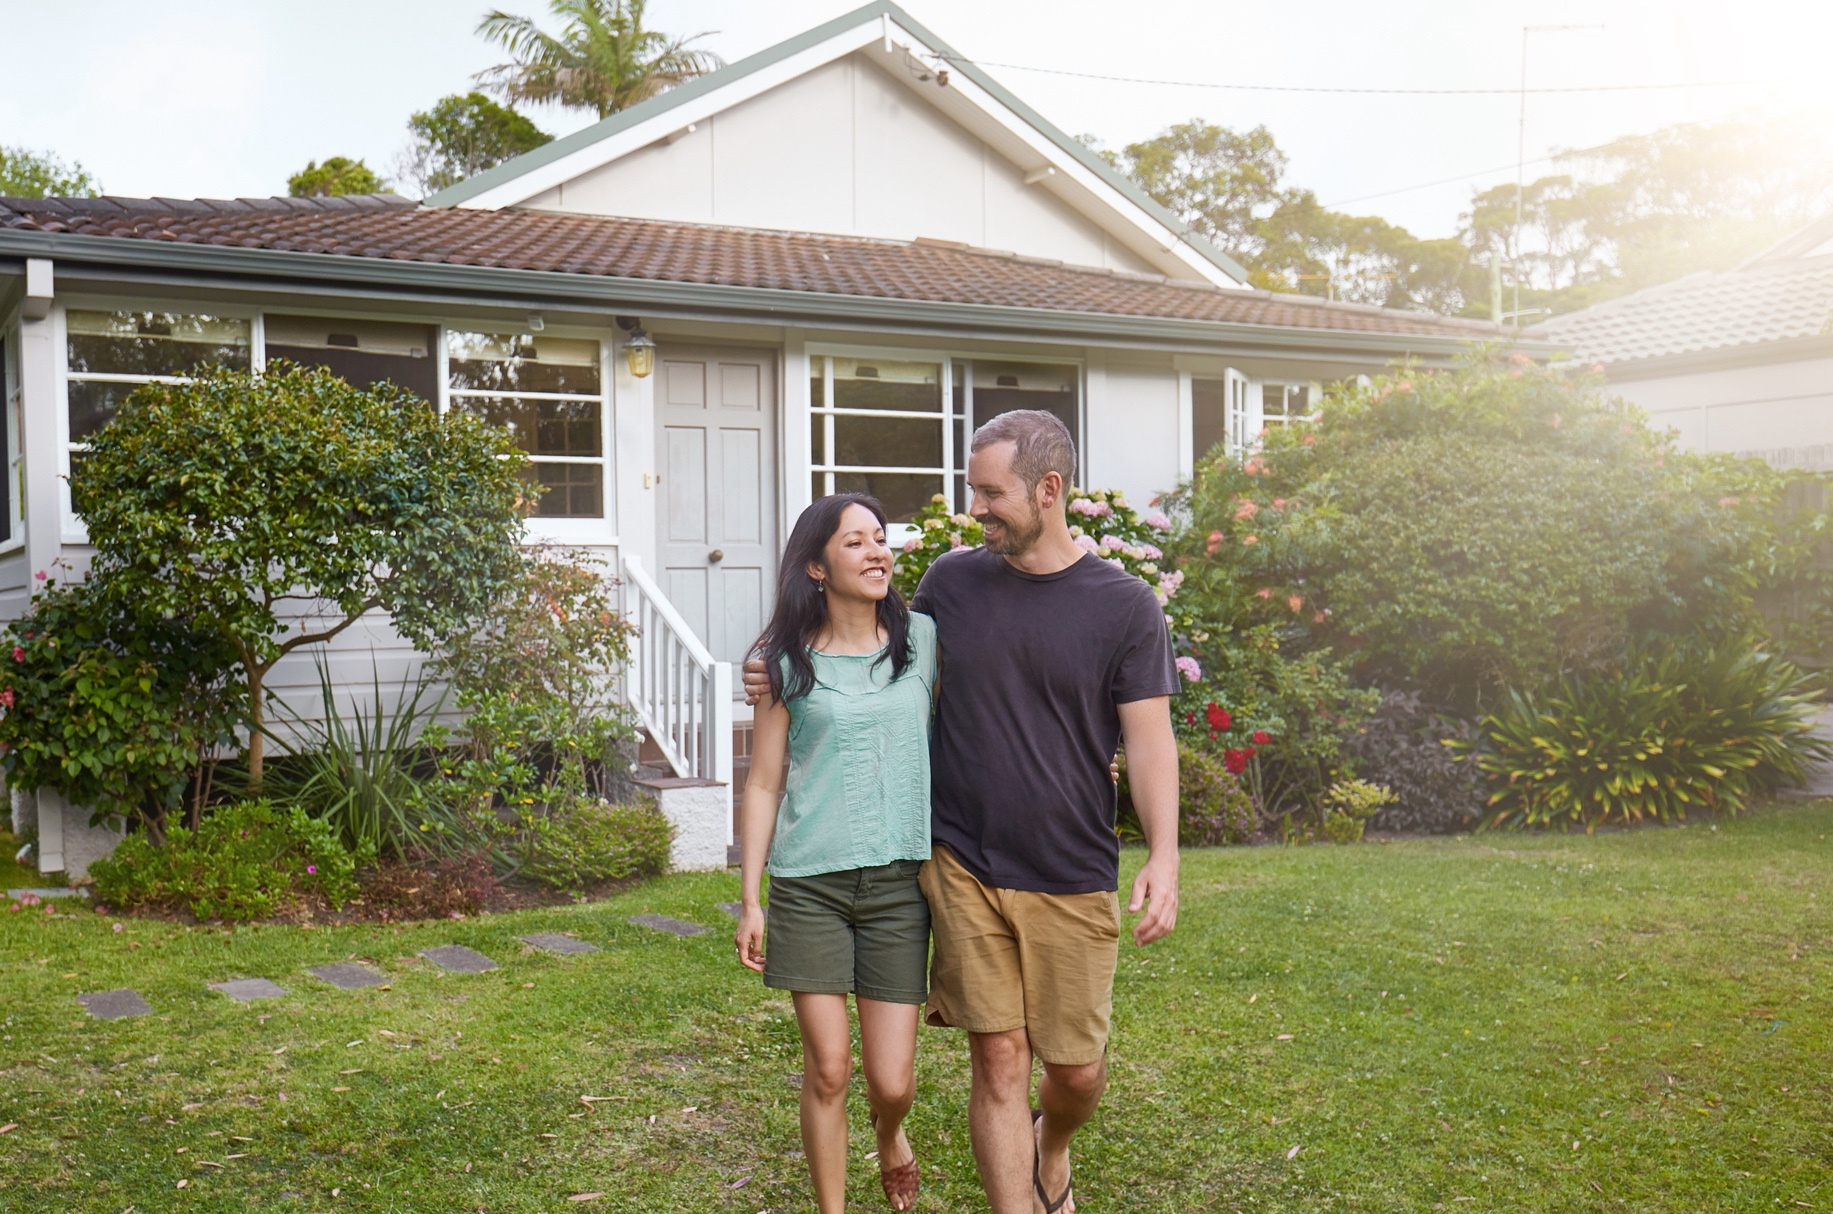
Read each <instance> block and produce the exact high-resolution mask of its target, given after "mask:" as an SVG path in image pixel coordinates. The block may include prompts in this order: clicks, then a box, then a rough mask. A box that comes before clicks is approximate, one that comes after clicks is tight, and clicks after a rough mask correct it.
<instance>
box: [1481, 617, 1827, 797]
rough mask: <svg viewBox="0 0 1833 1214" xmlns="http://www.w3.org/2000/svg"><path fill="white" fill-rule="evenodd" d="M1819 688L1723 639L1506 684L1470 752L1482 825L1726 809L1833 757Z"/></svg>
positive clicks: (1800, 777)
mask: <svg viewBox="0 0 1833 1214" xmlns="http://www.w3.org/2000/svg"><path fill="white" fill-rule="evenodd" d="M1818 690H1819V688H1818V684H1817V682H1816V681H1815V680H1814V679H1812V678H1810V677H1809V676H1807V675H1805V674H1803V673H1802V672H1801V671H1800V670H1799V669H1798V668H1797V667H1795V666H1794V665H1793V664H1791V663H1789V662H1787V661H1785V660H1783V659H1781V658H1777V657H1773V656H1771V655H1768V654H1764V653H1760V652H1752V651H1751V650H1750V648H1749V646H1748V645H1747V644H1743V643H1738V642H1732V643H1728V644H1724V645H1720V646H1717V647H1714V648H1710V649H1707V648H1702V647H1699V646H1691V645H1677V646H1670V647H1666V648H1664V649H1662V650H1659V651H1655V652H1652V653H1644V654H1637V655H1633V656H1632V657H1631V658H1630V660H1628V661H1627V662H1625V663H1624V664H1623V666H1622V667H1621V668H1619V669H1616V670H1612V671H1608V672H1602V673H1594V674H1591V675H1587V676H1578V677H1573V678H1567V679H1562V680H1561V681H1560V682H1559V683H1558V684H1557V685H1556V686H1555V687H1554V688H1553V689H1552V690H1550V691H1548V692H1546V693H1544V694H1539V695H1533V694H1526V693H1522V692H1511V693H1510V695H1509V698H1508V703H1507V705H1506V707H1504V708H1503V710H1502V711H1500V712H1498V713H1495V714H1493V715H1491V716H1489V717H1486V718H1485V719H1484V720H1483V722H1482V724H1481V727H1480V737H1479V739H1478V741H1477V742H1476V743H1475V744H1474V745H1473V746H1472V747H1470V752H1471V753H1472V754H1473V757H1474V760H1475V762H1476V765H1477V767H1478V768H1479V770H1481V771H1482V773H1483V775H1484V777H1485V778H1486V780H1487V782H1488V784H1489V786H1490V789H1491V795H1490V797H1489V806H1490V808H1491V810H1492V813H1491V816H1490V819H1489V824H1490V825H1492V826H1504V825H1507V826H1538V825H1553V826H1559V827H1562V828H1564V827H1569V826H1571V825H1579V824H1582V825H1583V826H1584V827H1585V829H1586V830H1588V831H1589V830H1592V829H1595V828H1596V827H1597V826H1600V825H1603V824H1605V823H1611V822H1616V823H1627V822H1636V821H1640V820H1642V819H1644V818H1653V819H1655V820H1657V821H1662V822H1666V821H1671V820H1673V819H1677V818H1684V817H1686V814H1687V811H1688V810H1689V809H1692V808H1699V809H1706V810H1709V811H1713V812H1718V813H1726V814H1736V813H1738V812H1740V811H1741V810H1742V809H1743V808H1744V807H1745V806H1746V805H1747V804H1748V803H1749V801H1750V799H1751V798H1752V797H1754V796H1758V795H1761V794H1763V793H1767V792H1770V791H1773V790H1774V789H1776V788H1779V787H1782V786H1784V785H1787V784H1799V783H1801V782H1803V781H1804V780H1805V779H1806V775H1807V769H1808V766H1809V764H1811V763H1815V762H1821V761H1825V760H1827V759H1828V758H1829V757H1833V746H1829V745H1828V743H1826V742H1825V741H1823V740H1821V739H1820V738H1819V737H1818V736H1817V735H1816V733H1815V732H1814V729H1815V724H1816V721H1815V707H1816V705H1815V697H1816V693H1817V691H1818Z"/></svg>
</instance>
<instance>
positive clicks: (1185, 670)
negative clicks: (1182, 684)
mask: <svg viewBox="0 0 1833 1214" xmlns="http://www.w3.org/2000/svg"><path fill="white" fill-rule="evenodd" d="M1175 665H1176V666H1177V672H1178V673H1179V674H1181V675H1183V676H1184V677H1185V678H1186V679H1188V680H1190V681H1191V682H1192V683H1200V682H1202V681H1203V667H1202V666H1201V665H1199V664H1198V663H1197V660H1196V659H1195V658H1191V657H1183V658H1179V659H1178V660H1177V662H1176V663H1175Z"/></svg>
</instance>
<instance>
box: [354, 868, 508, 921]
mask: <svg viewBox="0 0 1833 1214" xmlns="http://www.w3.org/2000/svg"><path fill="white" fill-rule="evenodd" d="M358 879H359V881H360V883H361V885H362V890H363V900H364V901H365V902H367V903H369V904H370V905H371V906H374V907H376V908H378V909H379V910H380V911H381V912H382V917H383V918H384V919H389V918H395V917H399V918H404V919H445V918H450V917H451V916H452V915H475V914H476V913H477V912H478V911H480V910H482V909H484V904H485V902H487V901H488V900H489V899H490V895H492V894H493V893H495V892H496V888H497V881H496V874H495V873H494V872H492V871H491V864H490V857H489V856H487V855H485V854H483V853H481V852H473V853H471V854H469V855H457V856H445V857H442V858H437V859H435V858H433V857H430V856H415V857H413V858H412V862H411V863H410V862H408V861H402V860H383V861H381V862H379V863H378V864H376V866H375V867H374V868H371V869H367V870H365V871H364V872H363V873H361V874H360V875H359V878H358Z"/></svg>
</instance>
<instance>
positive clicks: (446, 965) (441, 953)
mask: <svg viewBox="0 0 1833 1214" xmlns="http://www.w3.org/2000/svg"><path fill="white" fill-rule="evenodd" d="M420 955H421V956H422V957H425V958H426V959H427V960H428V961H431V962H432V963H433V964H434V965H437V966H438V967H439V968H440V969H442V970H446V971H448V972H450V973H454V974H482V973H485V972H487V971H489V970H493V969H495V968H496V962H494V961H492V960H491V959H490V958H488V957H486V956H484V955H483V954H482V953H480V952H478V951H477V950H476V949H470V948H466V947H465V946H464V945H462V944H442V945H440V946H439V947H438V948H423V949H421V950H420Z"/></svg>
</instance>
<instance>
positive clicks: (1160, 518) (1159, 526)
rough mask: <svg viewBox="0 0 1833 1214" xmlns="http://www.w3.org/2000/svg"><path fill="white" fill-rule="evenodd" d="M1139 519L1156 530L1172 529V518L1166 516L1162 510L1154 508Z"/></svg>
mask: <svg viewBox="0 0 1833 1214" xmlns="http://www.w3.org/2000/svg"><path fill="white" fill-rule="evenodd" d="M1139 521H1140V522H1142V523H1144V524H1145V525H1146V526H1148V527H1150V528H1152V530H1154V531H1169V530H1171V520H1170V519H1169V518H1167V517H1166V516H1165V512H1164V511H1162V510H1154V511H1153V512H1152V513H1150V514H1148V515H1146V517H1144V518H1142V519H1140V520H1139Z"/></svg>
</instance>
